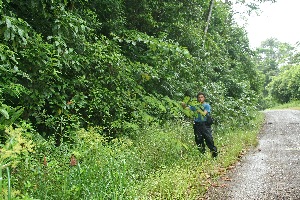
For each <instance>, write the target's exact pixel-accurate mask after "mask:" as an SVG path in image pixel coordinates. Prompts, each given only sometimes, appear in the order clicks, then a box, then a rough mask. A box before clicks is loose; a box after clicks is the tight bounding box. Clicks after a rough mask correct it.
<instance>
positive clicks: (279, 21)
mask: <svg viewBox="0 0 300 200" xmlns="http://www.w3.org/2000/svg"><path fill="white" fill-rule="evenodd" d="M260 8H261V10H262V13H261V14H260V16H256V15H255V14H252V15H251V16H250V17H248V25H246V30H247V32H248V38H249V41H250V46H251V47H252V48H256V47H258V46H260V44H261V42H262V41H264V40H266V39H268V38H271V37H273V38H277V39H278V40H279V41H280V42H287V43H289V44H291V45H295V44H296V42H299V41H300V0H277V2H276V3H273V4H272V3H264V4H261V6H260Z"/></svg>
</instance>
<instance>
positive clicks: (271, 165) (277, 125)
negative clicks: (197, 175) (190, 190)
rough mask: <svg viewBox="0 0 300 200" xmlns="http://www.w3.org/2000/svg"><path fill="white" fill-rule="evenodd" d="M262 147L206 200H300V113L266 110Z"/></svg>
mask: <svg viewBox="0 0 300 200" xmlns="http://www.w3.org/2000/svg"><path fill="white" fill-rule="evenodd" d="M264 113H265V115H266V121H265V124H264V126H263V129H262V133H261V134H260V136H259V144H258V146H257V147H255V148H254V149H253V150H251V151H249V152H248V153H247V154H246V155H245V156H244V157H243V158H242V159H241V160H240V162H238V163H237V165H236V167H235V168H234V169H233V170H231V171H229V172H228V173H227V174H226V175H225V177H223V178H222V179H221V180H220V183H219V184H218V185H219V186H223V187H211V188H210V189H209V191H208V193H207V195H206V198H205V199H214V200H215V199H216V200H219V199H220V200H225V199H230V200H244V199H245V200H250V199H257V200H261V199H262V200H271V199H276V200H277V199H278V200H279V199H280V200H286V199H290V200H300V111H299V110H272V111H264Z"/></svg>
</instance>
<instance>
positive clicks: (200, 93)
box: [197, 92, 206, 98]
mask: <svg viewBox="0 0 300 200" xmlns="http://www.w3.org/2000/svg"><path fill="white" fill-rule="evenodd" d="M199 95H203V96H204V98H206V96H205V94H204V92H199V93H198V94H197V98H198V97H199Z"/></svg>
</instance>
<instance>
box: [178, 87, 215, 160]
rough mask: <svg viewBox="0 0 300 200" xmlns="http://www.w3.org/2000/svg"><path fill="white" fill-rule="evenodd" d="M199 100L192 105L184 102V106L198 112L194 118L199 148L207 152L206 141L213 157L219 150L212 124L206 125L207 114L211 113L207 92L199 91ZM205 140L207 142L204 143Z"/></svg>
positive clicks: (196, 140)
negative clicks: (215, 143)
mask: <svg viewBox="0 0 300 200" xmlns="http://www.w3.org/2000/svg"><path fill="white" fill-rule="evenodd" d="M197 101H198V102H199V104H197V105H194V106H191V105H186V103H184V102H183V103H182V104H181V105H182V107H183V108H184V109H189V110H191V111H194V112H196V113H197V117H195V119H194V124H193V128H194V134H195V142H196V144H197V147H198V149H199V150H200V152H201V153H205V143H206V145H207V147H208V148H209V150H210V152H211V154H212V157H217V155H218V151H217V147H216V146H215V145H214V140H213V137H212V132H211V128H210V126H206V124H205V122H206V118H207V117H206V115H207V114H209V113H210V105H209V104H208V103H206V102H205V94H204V93H202V92H199V93H198V94H197ZM204 142H205V143H204Z"/></svg>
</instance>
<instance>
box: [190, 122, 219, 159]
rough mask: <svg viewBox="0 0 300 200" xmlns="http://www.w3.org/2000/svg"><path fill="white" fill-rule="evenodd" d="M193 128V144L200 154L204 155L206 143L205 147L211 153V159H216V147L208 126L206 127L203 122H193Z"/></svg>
mask: <svg viewBox="0 0 300 200" xmlns="http://www.w3.org/2000/svg"><path fill="white" fill-rule="evenodd" d="M193 128H194V134H195V142H196V144H197V147H198V149H199V150H200V152H201V153H205V143H206V145H207V147H208V148H209V150H210V151H211V152H212V155H213V157H216V156H217V147H216V146H215V145H214V140H213V137H212V131H211V128H210V127H209V126H206V125H205V123H204V122H195V123H194V126H193ZM204 142H205V143H204Z"/></svg>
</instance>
